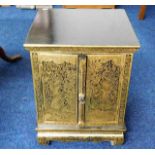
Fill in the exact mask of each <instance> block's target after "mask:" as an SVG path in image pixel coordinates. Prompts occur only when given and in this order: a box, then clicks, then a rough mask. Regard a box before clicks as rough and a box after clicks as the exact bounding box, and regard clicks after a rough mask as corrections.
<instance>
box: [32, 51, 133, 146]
mask: <svg viewBox="0 0 155 155" xmlns="http://www.w3.org/2000/svg"><path fill="white" fill-rule="evenodd" d="M83 50H85V49H83ZM132 50H136V49H132ZM110 51H115V50H114V49H110ZM119 51H120V53H117V52H116V53H114V52H113V53H111V52H108V50H107V51H106V53H105V52H104V48H103V53H102V54H101V53H100V52H97V51H96V54H90V53H89V52H87V51H85V52H81V51H79V54H77V53H76V52H75V53H74V51H73V52H72V53H71V54H68V53H64V54H62V53H63V49H62V50H61V52H60V53H59V54H56V53H55V52H54V53H53V52H52V51H41V50H39V51H31V62H32V71H33V81H34V91H35V98H36V104H37V114H38V128H37V132H38V142H39V143H41V144H47V143H48V142H49V141H51V140H62V141H68V140H69V141H73V140H93V141H102V140H104V141H111V144H112V145H116V144H122V143H123V141H124V136H123V133H124V131H125V129H124V127H123V126H124V125H125V124H124V115H125V107H126V100H127V93H128V86H129V79H130V74H131V65H132V57H133V53H130V54H129V53H123V52H122V49H119ZM123 51H124V49H123ZM81 53H85V54H81ZM86 53H88V54H86ZM47 125H49V126H47ZM50 125H52V126H50ZM118 125H120V127H121V126H122V127H121V128H117V127H116V126H118ZM67 135H68V136H67Z"/></svg>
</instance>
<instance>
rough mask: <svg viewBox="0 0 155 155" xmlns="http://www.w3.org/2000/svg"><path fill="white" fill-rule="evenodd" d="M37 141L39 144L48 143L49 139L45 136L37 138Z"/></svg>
mask: <svg viewBox="0 0 155 155" xmlns="http://www.w3.org/2000/svg"><path fill="white" fill-rule="evenodd" d="M38 143H39V144H41V145H48V144H49V140H47V139H46V138H38Z"/></svg>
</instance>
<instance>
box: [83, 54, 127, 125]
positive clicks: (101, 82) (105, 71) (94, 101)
mask: <svg viewBox="0 0 155 155" xmlns="http://www.w3.org/2000/svg"><path fill="white" fill-rule="evenodd" d="M124 64H125V55H123V54H122V55H120V54H116V55H115V54H109V55H88V57H87V74H86V104H85V108H86V109H85V110H86V111H85V123H86V125H89V126H96V125H98V126H102V125H107V124H115V123H117V122H118V117H117V116H118V113H119V107H120V98H121V94H120V92H121V91H120V90H121V87H122V81H123V72H124Z"/></svg>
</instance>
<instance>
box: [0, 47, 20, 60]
mask: <svg viewBox="0 0 155 155" xmlns="http://www.w3.org/2000/svg"><path fill="white" fill-rule="evenodd" d="M0 58H2V59H3V60H5V61H7V62H16V61H18V60H20V59H21V56H20V55H15V56H12V57H9V56H7V55H6V54H5V51H4V49H3V48H2V47H0Z"/></svg>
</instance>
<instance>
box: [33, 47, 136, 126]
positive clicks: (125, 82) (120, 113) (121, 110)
mask: <svg viewBox="0 0 155 155" xmlns="http://www.w3.org/2000/svg"><path fill="white" fill-rule="evenodd" d="M36 49H37V50H36ZM40 49H41V48H39V49H38V48H34V50H31V63H32V72H33V81H34V82H33V83H34V89H35V90H36V88H37V89H38V88H39V85H40V86H41V85H42V84H41V83H40V84H39V83H36V82H35V81H36V80H37V81H38V80H40V78H41V77H39V76H38V73H37V72H38V71H39V70H38V68H37V65H38V63H39V62H38V58H37V55H38V53H46V52H48V53H49V54H56V53H58V54H65V55H66V54H68V55H77V56H78V55H79V53H81V54H85V55H87V54H89V55H91V54H94V51H91V50H90V53H88V52H89V51H87V50H85V49H80V51H79V52H78V51H77V52H76V50H75V52H74V50H73V51H72V52H71V51H69V52H67V51H63V50H62V51H61V50H60V51H58V52H57V51H55V50H53V48H51V51H50V50H49V49H48V48H47V49H48V50H47V49H46V48H45V50H40ZM125 49H126V48H123V49H122V50H121V49H120V51H124V53H122V52H118V49H116V53H114V51H115V49H109V51H111V52H107V51H108V50H106V48H105V50H104V49H103V50H101V51H100V50H99V52H97V53H95V55H123V56H124V57H125V59H124V61H125V65H124V68H125V69H124V75H123V79H122V80H121V81H122V89H121V91H120V93H119V94H120V97H119V98H120V104H119V105H118V108H117V109H118V110H117V119H116V120H117V121H115V122H112V123H107V124H103V125H109V124H124V115H125V108H126V101H127V95H128V87H129V80H130V74H131V67H132V58H133V51H135V50H136V49H126V50H125ZM104 51H105V52H104ZM131 51H132V52H131ZM78 65H79V64H78ZM39 89H41V88H39ZM34 93H35V100H36V107H37V115H38V123H43V120H44V119H43V117H42V114H41V113H42V112H43V111H41V108H39V107H42V105H41V102H42V101H41V98H42V97H41V96H40V95H38V94H37V92H36V91H34ZM78 104H79V103H78V102H77V106H78ZM38 105H39V106H38ZM39 113H40V114H41V115H40V116H39ZM78 115H79V110H78V107H77V123H78ZM49 123H50V122H49ZM85 125H86V124H85Z"/></svg>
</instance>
